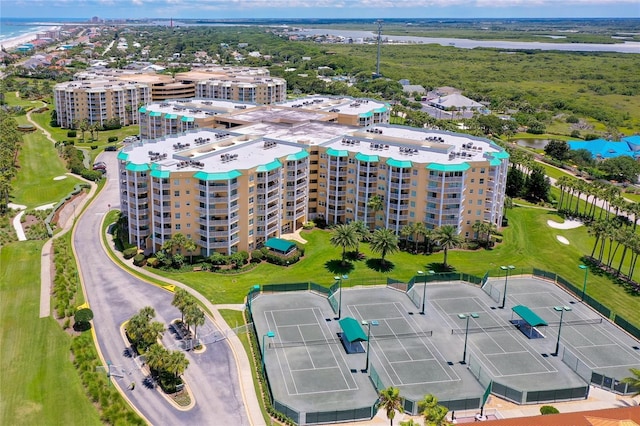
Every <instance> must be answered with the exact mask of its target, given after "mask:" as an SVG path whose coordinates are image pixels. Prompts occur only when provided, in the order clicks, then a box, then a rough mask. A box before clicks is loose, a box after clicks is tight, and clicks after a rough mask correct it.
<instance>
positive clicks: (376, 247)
mask: <svg viewBox="0 0 640 426" xmlns="http://www.w3.org/2000/svg"><path fill="white" fill-rule="evenodd" d="M371 251H372V252H374V253H378V254H380V258H381V260H382V264H383V265H384V264H385V257H386V256H387V254H391V253H395V252H397V251H398V236H397V235H396V234H394V233H393V231H392V230H391V229H387V228H380V229H376V230H375V232H374V233H373V235H372V236H371Z"/></svg>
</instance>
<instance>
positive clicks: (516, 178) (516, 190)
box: [505, 164, 526, 198]
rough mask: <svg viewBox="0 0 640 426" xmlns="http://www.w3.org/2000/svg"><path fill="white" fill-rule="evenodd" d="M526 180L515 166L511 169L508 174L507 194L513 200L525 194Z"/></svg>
mask: <svg viewBox="0 0 640 426" xmlns="http://www.w3.org/2000/svg"><path fill="white" fill-rule="evenodd" d="M525 182H526V178H525V175H524V173H522V171H521V170H519V169H518V168H517V167H516V166H515V164H514V165H512V166H511V167H509V171H508V172H507V184H506V188H505V193H506V194H507V195H508V196H509V197H512V198H518V197H521V196H522V194H523V192H524V185H525Z"/></svg>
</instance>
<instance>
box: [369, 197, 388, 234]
mask: <svg viewBox="0 0 640 426" xmlns="http://www.w3.org/2000/svg"><path fill="white" fill-rule="evenodd" d="M367 207H369V209H371V211H372V212H373V216H374V223H375V219H376V217H375V216H376V213H378V212H379V211H380V210H382V209H383V207H384V202H383V201H382V197H381V196H379V195H377V194H376V195H374V196H372V197H370V198H369V201H367ZM384 224H385V227H386V225H387V222H386V220H385V221H384Z"/></svg>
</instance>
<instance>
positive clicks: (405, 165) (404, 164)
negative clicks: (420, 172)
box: [387, 158, 411, 169]
mask: <svg viewBox="0 0 640 426" xmlns="http://www.w3.org/2000/svg"><path fill="white" fill-rule="evenodd" d="M387 165H388V166H390V167H398V168H401V169H410V168H411V161H408V160H404V161H400V160H396V159H395V158H389V159H388V160H387Z"/></svg>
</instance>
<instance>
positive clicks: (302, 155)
mask: <svg viewBox="0 0 640 426" xmlns="http://www.w3.org/2000/svg"><path fill="white" fill-rule="evenodd" d="M308 156H309V153H308V152H307V151H305V150H304V149H303V150H302V151H300V152H296V153H295V154H289V155H287V161H297V160H302V159H303V158H307V157H308Z"/></svg>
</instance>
